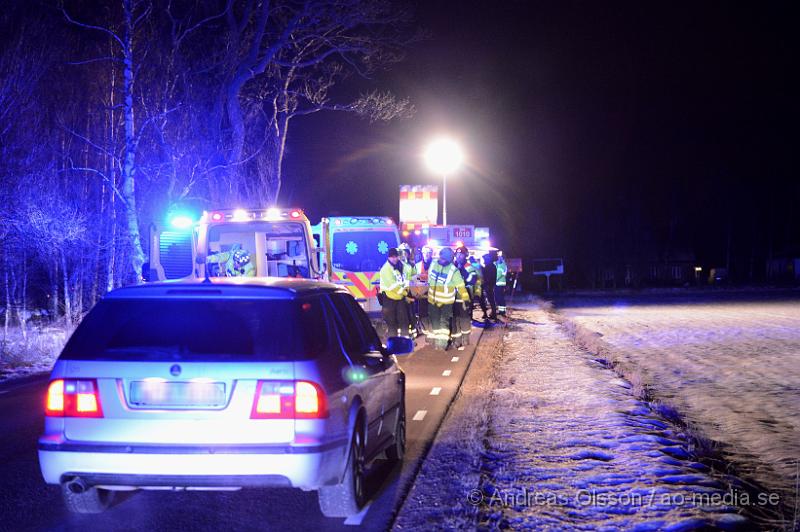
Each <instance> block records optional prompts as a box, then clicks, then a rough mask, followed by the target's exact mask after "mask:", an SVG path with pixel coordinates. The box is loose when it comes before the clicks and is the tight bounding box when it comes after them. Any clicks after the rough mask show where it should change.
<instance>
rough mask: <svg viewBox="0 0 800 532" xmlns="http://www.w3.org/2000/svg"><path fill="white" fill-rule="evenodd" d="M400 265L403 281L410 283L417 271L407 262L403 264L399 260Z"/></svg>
mask: <svg viewBox="0 0 800 532" xmlns="http://www.w3.org/2000/svg"><path fill="white" fill-rule="evenodd" d="M400 264H402V265H403V279H405V280H406V281H410V280H411V278H412V277H414V275H415V274H416V273H417V269H416V268H414V266H412V265H411V264H409V263H408V262H405V261H403V260H400Z"/></svg>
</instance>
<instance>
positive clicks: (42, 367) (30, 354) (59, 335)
mask: <svg viewBox="0 0 800 532" xmlns="http://www.w3.org/2000/svg"><path fill="white" fill-rule="evenodd" d="M66 341H67V334H66V332H65V331H64V329H63V328H62V327H57V326H45V325H42V326H36V327H30V326H29V327H28V329H27V331H26V333H25V334H23V333H22V330H21V329H20V328H19V327H9V329H8V333H5V331H2V332H0V382H2V381H4V380H9V379H14V378H19V377H24V376H25V375H31V374H33V373H43V372H47V371H50V370H51V369H52V368H53V364H54V363H55V360H56V358H57V357H58V354H59V353H60V352H61V349H62V348H63V347H64V344H65V343H66Z"/></svg>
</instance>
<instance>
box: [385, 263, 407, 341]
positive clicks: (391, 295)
mask: <svg viewBox="0 0 800 532" xmlns="http://www.w3.org/2000/svg"><path fill="white" fill-rule="evenodd" d="M387 257H388V258H387V259H386V262H385V263H384V265H383V266H382V267H381V271H380V291H381V294H382V297H381V306H382V309H381V310H382V312H383V319H384V321H386V327H387V328H388V329H389V336H408V308H407V306H408V303H407V302H406V295H408V280H406V279H405V278H404V277H403V270H402V266H401V265H400V264H398V263H399V262H400V254H399V253H398V252H397V248H391V249H390V250H389V253H387Z"/></svg>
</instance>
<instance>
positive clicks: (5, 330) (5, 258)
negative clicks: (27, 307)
mask: <svg viewBox="0 0 800 532" xmlns="http://www.w3.org/2000/svg"><path fill="white" fill-rule="evenodd" d="M3 288H4V289H5V294H6V309H5V312H4V313H3V318H4V320H3V342H5V340H6V338H8V326H9V325H10V321H11V285H10V283H9V282H8V252H7V251H5V250H4V253H3Z"/></svg>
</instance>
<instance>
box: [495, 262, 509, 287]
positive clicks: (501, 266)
mask: <svg viewBox="0 0 800 532" xmlns="http://www.w3.org/2000/svg"><path fill="white" fill-rule="evenodd" d="M495 266H497V286H505V285H506V274H507V273H508V264H506V263H505V262H495Z"/></svg>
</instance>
